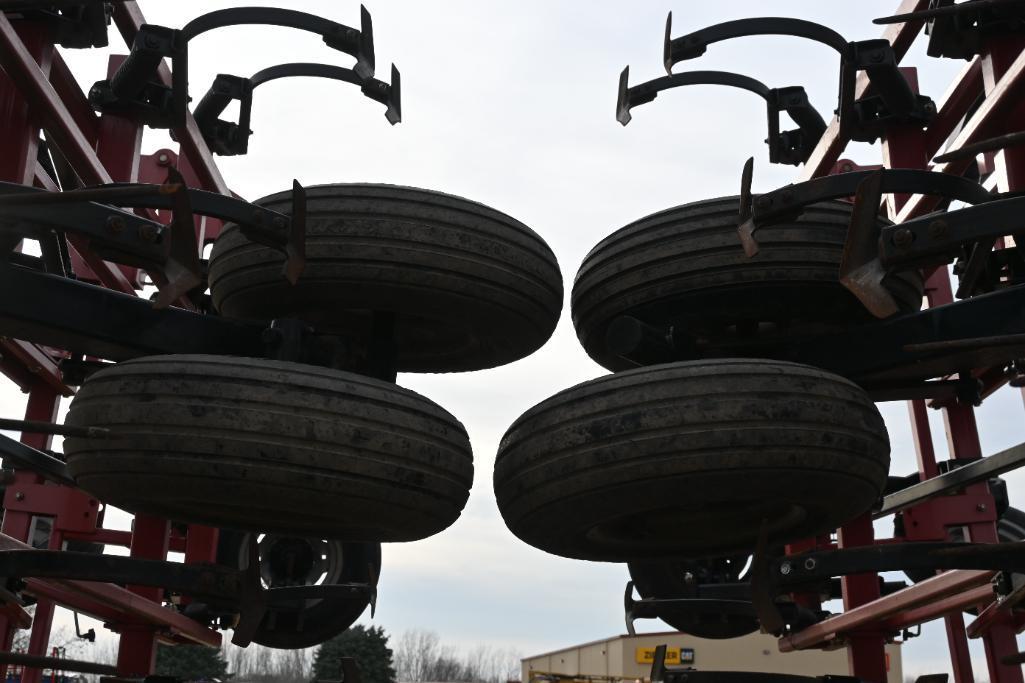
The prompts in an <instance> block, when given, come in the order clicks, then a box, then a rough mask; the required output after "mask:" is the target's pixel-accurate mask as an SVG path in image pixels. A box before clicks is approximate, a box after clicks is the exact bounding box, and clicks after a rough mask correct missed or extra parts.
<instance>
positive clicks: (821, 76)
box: [2, 0, 1025, 675]
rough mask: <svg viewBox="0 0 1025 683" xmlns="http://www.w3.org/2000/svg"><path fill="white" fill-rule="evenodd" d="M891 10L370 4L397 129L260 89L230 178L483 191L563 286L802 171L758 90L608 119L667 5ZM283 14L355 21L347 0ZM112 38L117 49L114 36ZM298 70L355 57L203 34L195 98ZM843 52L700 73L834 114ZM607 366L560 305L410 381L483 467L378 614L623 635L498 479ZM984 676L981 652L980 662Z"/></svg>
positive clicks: (94, 63) (480, 638)
mask: <svg viewBox="0 0 1025 683" xmlns="http://www.w3.org/2000/svg"><path fill="white" fill-rule="evenodd" d="M235 4H238V3H235ZM243 4H244V3H243ZM896 4H897V3H896V1H895V0H862V1H861V2H857V3H835V2H829V3H826V2H818V1H814V0H800V1H799V0H788V1H784V0H778V1H777V2H772V3H767V2H764V0H762V1H754V0H734V1H732V2H729V3H716V2H705V3H698V2H684V1H683V0H666V1H665V2H643V3H641V2H624V1H613V0H597V1H590V2H582V1H580V0H577V1H576V2H569V1H564V2H551V1H546V0H517V1H515V2H513V1H511V0H491V1H489V2H474V1H472V0H448V1H445V2H441V1H439V0H433V1H427V0H420V1H412V0H406V1H404V2H400V1H398V0H380V1H378V2H371V3H370V4H369V10H370V11H371V13H372V14H373V18H374V29H375V40H376V44H377V63H378V71H379V72H380V73H381V74H387V73H388V70H387V67H388V64H389V63H390V62H394V63H396V64H397V65H398V67H399V68H400V69H401V71H402V76H403V114H404V119H405V120H404V121H403V123H401V124H400V125H398V126H395V127H394V128H393V127H391V126H389V125H388V124H387V122H386V121H385V119H384V117H383V115H382V114H383V108H382V107H381V106H380V105H378V104H376V103H373V102H370V101H367V100H365V99H363V98H362V97H360V96H359V94H358V92H357V90H356V89H355V88H353V87H352V86H349V85H346V84H337V83H328V82H323V81H300V80H291V81H278V82H275V83H273V84H270V85H265V86H263V87H262V88H260V89H259V90H258V91H257V92H256V96H255V103H254V110H253V120H252V128H253V130H254V131H255V134H254V136H253V138H252V139H251V142H250V153H249V154H248V156H245V157H240V158H231V159H223V160H222V161H221V168H222V169H223V172H224V175H225V177H226V179H227V180H228V183H229V184H230V186H231V187H232V188H233V189H234V190H235V191H236V192H238V193H239V194H241V195H243V196H245V197H247V198H250V199H255V198H257V197H260V196H261V195H264V194H267V193H270V192H275V191H278V190H281V189H285V188H287V187H288V186H289V184H290V182H291V180H292V178H293V177H295V178H298V179H299V180H300V181H301V182H302V183H304V184H305V185H312V184H317V183H332V182H353V181H377V182H388V183H399V184H407V185H413V186H418V187H424V188H431V189H437V190H442V191H444V192H449V193H454V194H457V195H462V196H465V197H468V198H471V199H475V200H478V201H481V202H484V203H486V204H490V205H492V206H494V207H496V208H498V209H500V210H502V211H505V212H507V213H509V214H511V215H513V216H515V217H516V218H518V219H520V220H522V221H523V222H525V223H527V224H528V225H530V226H531V227H532V228H533V229H534V230H536V231H537V232H538V233H540V234H541V235H542V236H543V237H544V238H545V239H546V240H547V241H548V243H549V244H550V245H551V247H552V249H553V250H554V251H555V253H556V254H557V256H558V258H559V262H560V264H561V267H562V271H563V276H564V278H565V280H566V282H567V296H568V289H569V283H570V282H571V281H572V277H573V275H574V273H575V272H576V269H577V267H578V266H579V264H580V261H581V259H582V258H583V256H584V254H585V253H586V252H587V251H588V249H589V248H590V247H591V246H592V245H593V244H595V243H596V242H597V241H598V240H599V239H601V238H602V237H603V236H604V235H606V234H608V233H609V232H611V231H612V230H615V229H617V228H619V227H621V226H622V225H624V224H626V223H627V222H629V221H632V220H634V219H636V218H639V217H641V216H644V215H646V214H649V213H652V212H654V211H657V210H660V209H663V208H665V207H668V206H672V205H676V204H680V203H684V202H688V201H693V200H699V199H704V198H708V197H713V196H720V195H726V194H734V193H735V192H736V190H737V187H738V183H739V173H740V167H741V165H742V163H743V161H744V160H745V159H746V158H747V157H748V156H750V155H754V157H755V190H756V191H762V190H767V189H771V188H774V187H777V186H779V185H781V184H784V183H786V182H788V181H789V180H790V179H792V178H793V177H794V175H795V169H794V168H792V167H779V166H777V167H772V166H770V165H769V164H768V163H767V160H766V159H767V153H766V148H765V145H764V144H763V139H764V137H765V128H764V107H763V105H762V104H761V102H760V100H758V99H757V98H756V97H755V96H753V95H751V94H749V93H745V92H741V91H736V90H731V89H725V88H716V87H697V88H684V89H679V90H676V91H672V92H668V93H663V94H662V95H661V96H660V97H659V99H658V100H657V101H656V102H654V103H652V104H649V105H646V106H644V107H642V108H640V109H638V110H636V111H635V112H634V114H635V116H634V121H633V122H632V123H631V124H630V126H629V127H627V128H625V129H624V128H622V127H621V126H620V125H619V124H618V123H617V122H616V121H615V118H614V105H615V99H616V84H617V77H618V75H619V72H620V71H621V70H622V68H623V67H624V66H626V65H628V64H629V65H630V66H631V76H632V79H633V82H634V83H637V82H640V81H643V80H648V79H650V78H654V77H656V76H659V75H662V73H663V71H662V66H661V49H662V30H663V23H664V21H665V15H666V12H667V11H669V10H673V11H674V16H675V30H674V35H679V34H680V33H683V32H685V31H688V30H693V29H696V28H699V27H702V26H705V25H709V24H712V23H716V22H719V21H723V20H728V19H735V18H740V17H744V16H756V15H758V14H765V13H769V14H773V15H777V16H794V17H801V18H805V19H810V20H813V21H819V22H821V23H824V24H827V25H829V26H831V27H833V28H834V29H836V30H838V31H840V32H841V33H843V34H844V35H845V36H846V37H847V38H848V39H852V40H854V39H864V38H872V37H877V36H878V35H879V34H880V30H879V27H876V26H873V25H872V24H871V19H872V18H873V17H876V16H882V15H884V14H887V13H889V12H890V11H892V10H893V9H894V7H895V5H896ZM142 5H143V9H144V11H145V13H146V16H147V18H148V20H149V21H150V22H152V23H157V24H163V25H167V26H181V25H182V24H184V23H185V22H186V21H188V20H189V19H191V18H192V17H194V16H196V15H198V14H200V13H202V12H204V11H209V10H211V9H216V8H219V7H222V6H229V5H230V3H228V2H224V1H223V0H217V1H216V2H214V1H208V2H202V3H200V2H158V1H156V0H153V1H148V0H144V2H143V3H142ZM288 5H289V6H291V7H294V8H297V9H303V10H306V11H309V12H313V13H316V14H321V15H323V16H326V17H328V18H331V19H334V20H336V21H340V22H341V23H344V24H348V25H351V26H358V25H359V24H358V21H359V7H358V4H357V3H356V2H355V0H353V1H348V0H346V1H344V2H342V1H340V0H322V1H319V2H317V1H312V0H310V1H303V2H298V1H297V2H292V3H288ZM112 43H114V44H115V45H116V46H118V47H119V48H120V47H121V42H120V39H119V37H117V36H115V35H114V32H113V31H112ZM67 56H68V59H69V62H70V64H71V66H72V68H73V70H74V72H75V74H76V76H77V77H78V78H79V79H80V81H81V82H82V84H83V86H88V85H89V84H91V83H92V82H93V81H95V80H97V79H99V78H100V77H101V76H102V75H103V74H104V72H105V59H106V57H105V54H104V53H103V51H100V50H94V51H90V52H73V53H69V54H68V55H67ZM340 58H341V59H340ZM288 61H324V62H332V63H339V64H342V65H345V66H348V65H349V63H350V60H349V58H347V57H345V56H344V55H340V54H339V53H335V52H332V51H330V50H328V49H327V48H326V47H325V46H323V45H322V44H320V43H319V41H318V40H317V39H316V38H315V37H311V36H310V35H309V34H301V33H298V32H293V31H290V30H285V29H276V30H269V29H261V28H252V27H245V28H234V29H229V30H222V31H219V32H217V33H214V34H207V35H205V36H202V37H201V38H199V39H197V40H196V41H194V43H193V44H192V45H191V46H190V66H191V74H190V76H191V80H192V84H193V85H192V87H191V92H192V95H193V97H197V98H198V97H199V96H201V95H202V93H203V91H204V90H205V88H206V87H207V85H208V84H209V83H210V82H211V80H212V78H213V76H214V74H216V73H218V72H221V73H232V74H237V75H249V74H251V73H253V72H255V71H257V70H259V69H261V68H264V67H266V66H269V65H272V64H276V63H281V62H288ZM837 61H838V60H837V56H836V54H835V53H833V52H832V51H830V50H829V49H828V48H826V47H824V46H820V45H815V44H811V43H808V42H806V41H800V40H788V39H783V38H770V39H745V40H739V41H736V42H734V43H730V44H723V45H716V46H714V47H713V48H712V49H710V50H709V53H708V54H707V55H706V56H705V57H704V58H702V59H701V60H699V61H697V62H693V63H691V64H693V66H692V67H691V68H696V69H698V68H699V69H726V70H731V71H738V72H741V73H745V74H748V75H751V76H754V77H756V78H759V79H760V80H763V81H764V82H765V83H766V84H768V85H769V86H770V87H772V86H787V85H804V86H805V88H806V89H807V90H808V92H809V94H810V97H811V100H812V102H813V104H815V105H816V106H817V107H818V108H819V110H820V111H821V112H823V114H824V115H827V116H828V113H829V112H831V111H832V109H833V108H834V106H835V102H836V67H837ZM906 63H908V64H913V65H919V66H921V67H922V73H921V84H922V88H923V91H924V92H926V93H928V94H930V95H932V96H934V97H935V98H939V97H940V96H941V95H942V93H943V92H944V90H945V87H946V82H947V80H948V79H949V78H950V77H951V76H952V75H953V74H954V73H956V72H957V70H958V69H959V68H960V66H961V64H960V63H957V62H953V61H949V60H948V61H937V60H927V59H926V58H925V56H924V49H923V48H922V46H921V44H918V45H916V49H915V50H914V51H913V52H912V55H911V57H910V59H909V60H908V61H907V62H906ZM688 66H690V64H686V63H685V64H683V65H680V66H678V67H677V70H678V71H679V70H682V69H684V68H687V67H688ZM170 144H171V143H170V141H169V140H168V139H167V138H166V136H164V135H162V134H160V133H159V132H151V133H148V134H147V138H146V141H145V143H144V145H145V150H144V151H147V152H151V151H153V150H156V149H158V148H160V147H163V146H168V145H170ZM848 156H851V157H852V158H854V159H855V160H856V161H859V162H861V163H875V162H877V161H878V158H879V156H878V152H877V151H876V150H874V149H873V148H871V147H868V146H864V145H863V146H859V147H858V148H857V149H856V150H855V151H854V152H852V153H851V154H849V155H848ZM603 372H604V371H603V370H601V369H600V368H599V367H598V366H597V365H595V364H594V363H592V362H591V361H590V360H589V359H588V358H587V356H586V355H585V354H584V352H583V351H582V350H581V349H580V348H579V346H578V345H577V343H576V338H575V336H574V334H573V330H572V325H571V323H570V319H569V315H568V301H567V310H566V311H564V315H563V319H562V321H561V322H560V325H559V328H558V330H557V332H556V334H555V336H554V337H553V339H552V340H551V341H550V342H549V343H548V345H547V346H545V347H544V348H543V349H542V350H541V351H539V352H538V353H536V354H534V355H533V356H532V357H530V358H528V359H526V360H523V361H520V362H518V363H514V364H512V365H510V366H508V367H504V368H499V369H495V370H491V371H486V372H477V373H471V374H466V375H447V376H413V375H403V376H401V377H400V378H399V382H400V383H401V384H403V385H405V386H408V387H410V388H413V389H416V390H418V391H420V392H422V393H424V394H426V395H427V396H429V397H430V398H432V399H433V400H435V401H437V402H439V403H441V404H442V405H444V406H445V407H446V408H447V409H448V410H450V411H451V412H452V413H454V414H455V415H456V416H457V417H459V418H460V419H461V420H462V421H463V422H464V424H465V425H466V427H467V429H468V431H469V433H470V437H471V439H472V442H473V447H474V452H475V463H476V472H477V474H476V478H475V482H474V487H473V491H472V494H471V496H470V501H469V504H468V505H467V508H466V510H465V511H464V513H463V516H462V518H461V519H460V520H459V521H458V522H456V524H455V525H454V526H452V527H451V528H450V529H448V530H447V531H445V532H443V533H442V534H440V535H438V536H436V537H434V538H432V539H429V540H427V541H423V542H419V543H413V544H408V545H392V546H387V547H386V548H385V550H384V561H385V566H384V569H383V575H382V577H381V586H380V602H379V609H378V614H377V618H376V619H375V622H374V623H377V624H380V625H383V626H384V627H385V628H386V629H388V630H389V631H391V632H393V633H399V632H401V631H403V630H405V629H407V628H428V629H433V630H436V631H438V632H439V633H440V634H441V635H442V637H443V639H444V640H445V641H447V642H450V643H453V644H456V645H460V646H470V645H474V644H477V643H488V644H492V645H495V646H498V647H512V648H515V649H517V650H519V651H520V652H522V653H524V654H530V653H533V652H538V651H543V650H549V649H554V648H557V647H561V646H564V645H570V644H573V643H578V642H582V641H586V640H592V639H596V638H602V637H606V636H609V635H613V634H617V633H621V632H622V631H623V620H622V607H621V605H622V591H623V585H624V581H625V580H626V578H627V574H626V570H625V567H623V566H620V565H615V564H597V563H583V562H575V561H571V560H565V559H561V558H556V557H552V556H549V555H546V554H544V553H542V552H540V551H537V550H534V549H533V548H530V547H528V546H526V545H524V544H523V543H521V542H519V541H518V540H517V539H515V538H514V537H513V536H512V535H511V534H510V533H509V532H508V531H507V530H506V528H505V526H504V525H503V523H502V520H501V518H500V517H499V515H498V511H497V509H496V506H495V503H494V496H493V493H492V490H491V471H492V466H493V461H494V453H495V450H496V447H497V444H498V441H499V438H500V437H501V435H502V433H503V431H504V430H505V428H506V427H507V426H508V425H509V424H510V423H511V422H512V421H513V420H514V419H515V418H516V416H518V415H519V414H520V413H521V412H522V411H524V410H526V409H527V408H528V407H530V406H531V405H533V404H534V403H536V402H538V401H540V400H542V399H544V398H546V397H547V396H549V395H551V394H552V393H555V392H556V391H558V390H559V389H562V388H564V387H567V386H570V385H572V384H574V383H577V382H579V381H583V380H586V379H589V378H593V377H596V376H598V375H599V374H602V373H603ZM2 399H3V401H4V403H3V405H4V408H5V410H4V414H9V415H15V414H18V412H19V409H20V408H19V402H20V401H21V400H22V399H21V398H20V395H19V394H18V393H17V391H16V390H15V389H13V388H11V387H10V386H7V387H5V388H4V389H3V393H2ZM882 409H883V412H884V414H885V415H886V417H887V423H888V425H889V428H890V432H891V438H892V442H893V451H894V453H893V462H894V465H893V471H894V473H898V474H904V473H907V472H910V471H911V470H912V469H914V456H913V449H912V446H911V442H910V436H909V430H908V427H907V420H906V411H905V408H904V405H903V404H888V405H884V406H882ZM1021 411H1022V402H1021V396H1020V394H1019V393H1018V392H1017V391H1013V390H1009V389H1005V390H1003V391H1001V392H1000V393H999V394H997V395H996V396H995V397H993V398H991V399H990V400H989V401H988V402H987V404H986V405H984V406H983V407H982V409H981V410H980V424H981V425H982V426H983V446H984V449H985V451H986V452H987V453H991V452H994V451H996V450H999V449H1001V448H1005V447H1007V446H1009V445H1013V444H1014V443H1016V442H1017V441H1019V440H1020V438H1021V437H1020V431H1021V430H1020V425H1021V422H1022V421H1021ZM937 417H938V416H937ZM934 428H935V438H936V440H937V443H938V445H940V450H942V443H943V442H944V438H945V437H944V435H943V431H942V423H941V422H940V421H939V420H937V421H936V423H935V425H934ZM1009 480H1010V481H1011V491H1012V502H1014V501H1015V500H1016V499H1017V500H1020V499H1021V498H1022V497H1023V496H1025V478H1023V477H1021V476H1014V475H1012V476H1011V477H1009ZM652 626H653V628H660V627H659V626H657V625H654V624H653V625H652ZM944 640H945V639H944V638H943V629H942V626H940V625H938V624H934V625H932V626H931V627H927V628H926V629H925V635H924V637H922V638H920V639H918V640H916V641H913V643H912V644H911V645H909V646H908V647H907V648H906V654H905V671H906V672H908V673H916V672H921V671H938V670H944V669H947V668H948V664H947V662H946V659H945V654H944V650H945V647H944ZM980 653H981V650H978V649H977V650H976V654H977V656H978V655H979V654H980ZM984 670H985V668H984V666H983V665H982V663H981V662H978V663H977V672H978V673H980V674H982V672H983V671H984ZM983 675H984V674H983Z"/></svg>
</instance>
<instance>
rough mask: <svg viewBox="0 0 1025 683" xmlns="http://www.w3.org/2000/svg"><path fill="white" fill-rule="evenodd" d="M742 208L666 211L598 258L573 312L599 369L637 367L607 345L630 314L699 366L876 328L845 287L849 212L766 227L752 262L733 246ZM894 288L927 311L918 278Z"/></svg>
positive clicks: (585, 271) (829, 206) (812, 213)
mask: <svg viewBox="0 0 1025 683" xmlns="http://www.w3.org/2000/svg"><path fill="white" fill-rule="evenodd" d="M738 207H739V199H738V198H737V197H722V198H719V199H710V200H707V201H701V202H694V203H691V204H684V205H682V206H677V207H675V208H672V209H666V210H665V211H661V212H659V213H656V214H653V215H651V216H648V217H646V218H642V219H641V220H639V221H636V222H634V223H631V224H630V225H628V226H626V227H625V228H622V229H621V230H618V231H617V232H615V233H613V234H612V235H610V236H608V237H607V238H605V239H604V240H602V241H601V242H599V243H598V245H597V246H595V247H594V248H593V249H592V250H591V251H590V253H589V254H588V255H587V256H586V257H585V258H584V261H583V263H582V264H581V266H580V270H579V271H578V272H577V276H576V280H575V281H574V284H573V293H572V311H573V324H574V326H575V327H576V331H577V336H578V337H579V339H580V343H581V344H583V346H584V349H585V350H586V351H587V353H588V355H590V356H591V358H593V359H594V360H595V361H597V362H598V363H600V364H601V365H602V366H604V367H606V368H608V369H609V370H623V369H626V368H630V367H633V365H632V364H630V363H628V362H627V361H624V360H623V359H622V358H620V357H619V356H617V355H615V354H614V353H612V352H611V351H609V350H608V348H607V345H606V333H607V330H608V328H609V325H610V324H611V323H612V321H613V320H615V319H616V318H617V317H618V316H623V315H628V316H632V317H634V318H637V319H639V320H641V321H642V322H646V323H648V324H651V325H657V326H663V327H667V326H670V325H672V326H675V327H676V329H677V331H680V332H683V333H685V334H686V335H692V336H694V337H696V338H697V339H698V341H699V344H700V348H701V352H702V355H703V356H733V357H746V356H749V355H753V356H758V355H760V354H759V353H758V352H757V351H756V350H755V349H756V348H757V347H755V346H753V344H754V342H756V341H757V336H758V335H765V334H770V335H771V334H777V335H780V334H782V335H787V334H792V333H794V334H796V333H806V332H815V331H819V330H821V331H828V330H836V329H837V328H841V329H842V328H844V327H847V326H851V325H856V324H858V323H861V322H865V321H870V320H873V319H874V318H873V317H872V316H871V314H869V312H868V311H867V310H865V308H864V307H863V306H862V305H861V303H860V302H859V301H858V300H857V299H856V298H855V297H854V295H853V294H851V293H850V292H849V291H848V290H847V289H845V288H844V287H843V286H842V285H841V284H840V283H839V280H838V273H839V266H840V257H841V255H842V253H843V245H844V240H845V238H846V236H847V227H848V222H849V221H850V216H851V205H850V204H849V203H847V202H842V201H828V202H820V203H818V204H814V205H812V206H811V207H809V208H808V209H807V210H806V211H805V212H804V214H803V215H802V216H801V217H800V218H799V219H798V220H796V221H789V222H784V223H780V224H778V225H771V226H766V227H763V228H759V230H758V232H757V233H755V234H756V237H757V239H758V242H759V244H760V247H761V248H760V251H759V253H758V254H757V255H756V256H754V257H753V258H748V257H747V256H746V255H745V254H744V251H743V249H742V247H741V244H740V240H739V238H738V237H737V212H738ZM880 220H881V221H882V220H883V219H880ZM887 285H888V286H889V288H890V289H891V291H892V293H893V294H894V297H895V298H896V300H897V302H898V304H899V305H900V307H901V309H902V310H905V311H915V310H918V309H919V308H920V307H921V305H922V290H923V281H922V278H921V275H920V274H919V273H917V272H905V273H901V274H899V275H898V276H897V277H895V278H893V279H892V282H891V281H888V282H887ZM754 329H757V330H758V332H757V334H752V332H751V330H754ZM792 360H800V359H797V358H794V359H792Z"/></svg>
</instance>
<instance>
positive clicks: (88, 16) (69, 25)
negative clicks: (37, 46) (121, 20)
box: [0, 0, 112, 49]
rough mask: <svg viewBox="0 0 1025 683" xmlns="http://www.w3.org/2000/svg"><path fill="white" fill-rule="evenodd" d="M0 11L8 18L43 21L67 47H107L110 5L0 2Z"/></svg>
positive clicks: (25, 1)
mask: <svg viewBox="0 0 1025 683" xmlns="http://www.w3.org/2000/svg"><path fill="white" fill-rule="evenodd" d="M0 12H4V13H5V14H7V17H8V18H9V19H12V20H15V19H26V20H29V21H42V22H46V23H47V24H49V25H50V26H51V27H52V29H53V32H54V37H53V41H54V42H55V43H57V44H58V45H60V46H61V47H66V48H71V49H74V48H90V47H106V46H107V27H108V26H110V16H111V12H112V5H111V3H109V2H96V1H93V2H86V1H85V0H79V1H78V2H63V3H60V2H51V3H49V4H47V3H45V2H42V3H40V2H30V1H29V0H3V1H0Z"/></svg>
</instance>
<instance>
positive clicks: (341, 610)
mask: <svg viewBox="0 0 1025 683" xmlns="http://www.w3.org/2000/svg"><path fill="white" fill-rule="evenodd" d="M254 537H257V535H256V534H246V533H240V532H237V531H231V530H228V529H222V530H221V532H220V536H219V538H218V543H217V562H218V564H223V565H226V566H228V567H232V568H234V569H246V568H247V567H248V566H249V544H250V543H252V541H253V538H254ZM268 538H270V536H269V535H265V536H264V537H263V538H261V539H259V540H258V543H259V545H260V546H261V557H260V565H261V567H260V569H261V572H260V573H261V578H262V579H263V583H264V584H265V585H266V586H267V587H268V588H277V587H279V586H294V585H314V584H320V583H323V584H338V583H369V584H371V585H377V580H378V578H379V577H380V575H381V544H380V543H348V542H345V541H326V542H325V541H321V540H319V539H311V540H309V541H307V539H298V538H287V537H276V538H275V539H274V540H276V541H278V542H279V543H281V542H283V543H285V544H288V543H290V542H291V543H294V542H299V543H302V544H305V543H308V544H309V548H310V549H314V550H315V549H316V548H317V547H318V546H324V550H325V552H324V557H323V558H320V557H317V556H319V554H320V553H319V552H318V553H316V554H315V557H317V559H318V560H320V562H318V563H312V564H313V566H312V567H311V566H310V564H311V563H305V564H304V563H302V562H300V563H299V564H300V566H302V567H303V569H312V571H311V574H310V575H309V576H278V575H277V573H276V572H275V571H274V568H273V567H272V565H273V564H274V558H273V556H272V557H270V558H265V557H264V556H263V552H262V547H263V546H264V545H265V540H266V539H268ZM271 551H272V552H273V548H272V549H271ZM318 565H323V566H318ZM314 574H316V576H314ZM369 604H370V600H369V598H359V599H356V598H354V599H350V600H338V599H325V600H304V601H301V603H300V604H298V605H296V606H295V607H294V608H285V607H277V608H273V609H271V610H269V611H268V613H267V614H266V616H264V618H263V621H261V622H260V626H259V628H258V629H257V631H256V633H255V634H254V635H253V642H254V643H256V644H258V645H263V646H264V647H272V648H278V649H286V650H301V649H304V648H308V647H314V646H316V645H320V644H321V643H323V642H325V641H328V640H330V639H331V638H333V637H335V636H336V635H338V634H339V633H342V632H343V631H345V630H346V629H348V628H349V627H350V626H352V624H353V623H354V622H355V621H356V620H357V619H359V617H360V615H361V614H363V612H364V611H365V610H366V608H367V606H368V605H369Z"/></svg>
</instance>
